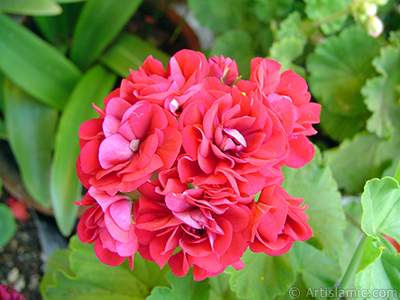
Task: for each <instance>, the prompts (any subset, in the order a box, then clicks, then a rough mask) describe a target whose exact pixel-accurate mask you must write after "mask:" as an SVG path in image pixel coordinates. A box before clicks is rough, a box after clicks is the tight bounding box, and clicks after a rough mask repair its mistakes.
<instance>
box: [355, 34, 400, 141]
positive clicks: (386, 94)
mask: <svg viewBox="0 0 400 300" xmlns="http://www.w3.org/2000/svg"><path fill="white" fill-rule="evenodd" d="M394 36H395V34H394V33H392V37H393V39H394ZM372 64H373V65H374V67H375V68H376V70H377V71H378V72H379V74H381V76H379V77H375V78H373V79H370V80H368V81H367V84H366V85H365V86H364V87H363V89H362V90H361V92H362V94H363V95H364V96H365V103H366V104H367V107H368V109H369V110H370V111H371V112H373V114H372V116H371V117H370V118H369V119H368V122H367V129H368V130H369V131H370V132H374V133H376V135H378V136H379V137H382V138H388V137H390V136H391V135H392V134H393V131H394V129H395V128H396V127H395V125H396V123H395V121H396V119H398V118H399V115H400V103H399V102H398V99H399V97H400V90H399V86H400V45H397V46H393V45H389V46H386V47H384V48H382V50H381V55H380V56H379V57H376V58H375V59H374V60H373V62H372ZM397 131H398V128H397Z"/></svg>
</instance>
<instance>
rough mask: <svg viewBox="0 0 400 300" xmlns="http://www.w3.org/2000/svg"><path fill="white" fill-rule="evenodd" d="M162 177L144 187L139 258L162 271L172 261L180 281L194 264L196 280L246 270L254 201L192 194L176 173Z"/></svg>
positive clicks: (138, 210)
mask: <svg viewBox="0 0 400 300" xmlns="http://www.w3.org/2000/svg"><path fill="white" fill-rule="evenodd" d="M159 178H160V181H156V182H152V183H151V184H150V183H147V184H145V185H143V186H142V187H141V192H142V194H143V195H144V196H143V197H141V198H140V199H139V200H138V202H137V203H136V204H137V205H136V204H135V211H134V217H135V223H136V234H137V237H138V241H139V243H140V247H139V251H140V254H141V255H142V256H143V257H144V258H146V259H148V260H151V261H155V262H156V263H157V264H158V265H159V266H160V267H161V268H162V267H163V266H164V265H165V263H166V262H168V263H169V265H170V267H171V270H172V272H173V273H174V274H175V275H177V276H184V275H185V274H186V273H187V272H188V270H189V268H190V266H192V265H193V275H194V279H195V280H202V279H204V278H206V277H209V276H215V275H217V274H219V273H221V272H222V271H223V270H224V269H225V268H226V267H227V266H228V265H233V266H234V267H236V268H242V267H243V263H242V262H241V261H240V258H241V256H242V255H243V253H244V251H245V249H246V248H247V241H248V239H249V222H250V218H251V214H250V209H249V208H248V206H247V203H248V202H249V201H252V199H251V198H241V197H239V196H238V195H236V194H234V193H233V192H232V190H231V189H229V188H221V189H219V190H206V189H188V188H187V186H186V185H185V184H182V183H180V181H179V177H178V173H177V171H176V169H175V168H174V169H172V170H170V171H164V172H161V173H160V176H159ZM178 247H180V248H181V250H180V251H178V252H176V253H175V254H174V252H175V251H176V249H177V248H178Z"/></svg>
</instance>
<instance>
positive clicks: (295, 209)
mask: <svg viewBox="0 0 400 300" xmlns="http://www.w3.org/2000/svg"><path fill="white" fill-rule="evenodd" d="M302 202H303V199H299V198H292V197H290V196H289V195H288V194H287V193H286V192H285V190H284V189H283V188H281V187H280V186H277V185H272V186H268V187H265V188H264V189H263V190H262V192H261V194H260V197H259V200H258V202H257V203H255V204H254V205H253V207H252V212H253V215H254V219H253V223H252V239H251V243H250V249H251V250H252V251H254V252H264V253H267V254H269V255H281V254H284V253H286V252H287V251H289V249H290V248H291V247H292V244H293V242H294V241H305V240H308V239H309V238H310V237H311V236H312V235H313V232H312V230H311V228H310V226H309V225H308V223H307V220H308V216H307V215H306V214H305V213H304V210H305V209H306V208H307V206H303V207H300V204H301V203H302Z"/></svg>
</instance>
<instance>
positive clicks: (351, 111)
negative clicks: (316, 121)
mask: <svg viewBox="0 0 400 300" xmlns="http://www.w3.org/2000/svg"><path fill="white" fill-rule="evenodd" d="M360 45H363V46H362V47H360ZM379 46H380V44H379V42H378V40H376V39H374V38H372V37H370V36H369V35H368V34H367V33H366V32H364V31H362V30H361V29H358V28H357V27H350V28H348V29H346V30H343V31H342V32H341V33H340V35H339V36H338V37H330V38H327V39H326V41H325V42H324V43H323V44H320V45H318V46H317V47H316V48H315V51H314V53H313V54H311V55H310V56H309V57H308V60H307V69H308V70H309V71H310V73H311V75H310V77H309V84H310V89H311V92H312V93H313V94H314V96H315V97H317V98H318V99H319V100H320V101H321V104H322V105H323V106H326V107H327V108H328V109H329V111H333V112H335V113H338V114H342V115H345V116H360V117H363V116H365V115H366V114H367V113H368V112H367V109H366V107H365V104H364V102H363V97H362V95H361V92H360V89H361V87H362V86H363V85H364V83H365V81H366V80H367V78H369V77H371V75H374V74H375V71H374V68H373V66H372V64H371V61H372V59H373V58H374V57H375V56H376V55H377V54H378V52H379Z"/></svg>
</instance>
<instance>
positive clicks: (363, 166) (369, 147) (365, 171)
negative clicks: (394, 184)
mask: <svg viewBox="0 0 400 300" xmlns="http://www.w3.org/2000/svg"><path fill="white" fill-rule="evenodd" d="M380 142H381V141H380V139H378V138H377V137H376V136H375V135H374V134H370V133H367V132H361V133H359V134H357V135H356V136H354V138H353V139H352V140H344V141H343V142H342V143H341V144H340V146H339V147H337V148H333V149H330V150H328V151H325V152H324V156H325V157H327V159H328V164H329V166H330V168H331V169H332V173H333V177H334V178H335V179H336V181H337V182H338V185H339V187H340V188H341V189H344V190H345V191H346V192H347V193H351V194H355V193H360V192H362V190H363V187H364V184H365V182H366V181H367V180H368V179H370V178H374V177H380V175H381V174H382V171H383V169H384V168H383V166H382V164H383V163H384V162H385V160H386V159H385V157H384V156H383V155H382V154H383V153H382V151H380V150H379V149H380ZM349 166H351V168H349Z"/></svg>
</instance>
